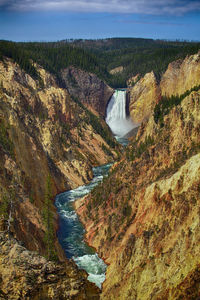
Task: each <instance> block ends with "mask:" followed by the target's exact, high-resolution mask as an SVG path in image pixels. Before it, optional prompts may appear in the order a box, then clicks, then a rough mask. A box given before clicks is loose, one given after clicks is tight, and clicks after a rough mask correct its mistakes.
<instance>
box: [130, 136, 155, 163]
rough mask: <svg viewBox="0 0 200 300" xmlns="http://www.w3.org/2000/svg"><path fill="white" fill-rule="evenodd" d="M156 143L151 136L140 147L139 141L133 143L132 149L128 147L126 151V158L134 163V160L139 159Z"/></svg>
mask: <svg viewBox="0 0 200 300" xmlns="http://www.w3.org/2000/svg"><path fill="white" fill-rule="evenodd" d="M154 143H155V141H154V139H153V138H152V137H150V136H148V137H146V139H145V141H144V142H141V143H140V144H139V145H138V143H137V141H135V142H133V143H132V144H131V147H127V149H126V158H127V159H128V160H129V161H133V160H134V159H136V158H139V157H140V156H141V155H142V154H143V153H144V152H146V151H147V150H148V148H149V147H150V146H152V145H153V144H154Z"/></svg>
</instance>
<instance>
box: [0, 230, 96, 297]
mask: <svg viewBox="0 0 200 300" xmlns="http://www.w3.org/2000/svg"><path fill="white" fill-rule="evenodd" d="M98 293H99V290H98V288H97V287H96V286H95V285H94V284H92V283H90V282H88V281H87V274H86V273H85V272H84V271H79V270H78V269H77V267H76V265H75V264H74V263H73V262H72V261H68V262H67V263H65V264H64V263H63V264H58V263H55V262H50V261H47V260H46V259H45V258H44V257H42V256H39V255H38V254H37V253H35V252H31V251H28V250H27V249H26V248H24V247H23V246H22V245H20V244H19V243H18V242H17V241H16V240H15V239H14V238H12V237H9V236H8V235H6V234H4V233H2V232H1V233H0V299H2V300H6V299H13V300H17V299H27V300H28V299H30V300H39V299H49V300H50V299H57V300H60V299H63V300H64V299H76V300H82V299H85V300H89V299H91V300H94V299H95V300H97V299H99V296H98Z"/></svg>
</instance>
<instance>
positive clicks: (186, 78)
mask: <svg viewBox="0 0 200 300" xmlns="http://www.w3.org/2000/svg"><path fill="white" fill-rule="evenodd" d="M199 77H200V52H199V53H197V54H195V55H191V56H187V57H186V58H185V59H184V60H178V61H174V62H172V63H170V64H169V66H168V68H167V70H166V72H165V73H164V74H163V75H162V76H161V79H160V80H158V79H156V77H155V75H154V73H153V71H152V72H151V73H147V74H146V75H145V76H144V77H143V78H140V80H138V76H136V77H133V78H131V79H130V80H128V82H127V83H128V85H129V95H130V97H129V98H130V116H131V118H132V119H133V121H134V122H135V123H141V122H142V121H144V120H146V119H148V118H149V117H150V115H151V114H152V112H153V110H154V107H155V105H156V103H158V102H159V101H160V99H161V97H162V96H167V97H171V96H172V95H179V96H180V95H182V94H184V93H185V92H186V91H189V90H190V89H192V88H193V87H194V86H197V85H199ZM132 85H133V86H132Z"/></svg>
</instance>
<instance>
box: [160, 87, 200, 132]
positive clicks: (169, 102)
mask: <svg viewBox="0 0 200 300" xmlns="http://www.w3.org/2000/svg"><path fill="white" fill-rule="evenodd" d="M199 89H200V85H197V86H194V87H193V88H191V89H190V90H187V91H186V92H185V93H184V94H182V95H180V96H178V95H175V96H171V97H166V96H162V98H161V100H160V102H159V103H158V104H156V106H155V108H154V121H155V122H156V123H157V124H158V123H159V124H160V125H161V127H163V126H164V123H163V118H164V116H165V115H167V114H168V113H169V112H170V110H171V109H172V108H173V107H174V106H177V105H179V104H180V103H181V101H182V100H183V99H184V98H185V97H187V96H188V95H190V93H191V92H193V91H198V90H199Z"/></svg>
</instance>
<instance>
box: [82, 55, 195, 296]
mask: <svg viewBox="0 0 200 300" xmlns="http://www.w3.org/2000/svg"><path fill="white" fill-rule="evenodd" d="M192 57H195V56H192ZM187 59H188V61H189V60H190V59H191V60H192V61H193V58H187ZM172 76H173V75H172ZM185 76H186V75H185ZM185 78H186V77H185ZM196 83H200V78H198V80H196V79H195V85H196ZM136 85H137V84H136ZM188 88H189V85H188ZM144 90H145V87H144ZM169 90H170V85H169ZM181 93H182V92H181ZM199 116H200V92H199V91H196V92H191V93H190V95H189V96H187V97H185V99H183V100H182V102H181V103H180V104H179V105H177V106H175V107H174V108H172V109H171V110H170V112H169V113H168V114H167V115H166V116H164V121H163V124H162V125H160V124H159V123H158V124H156V123H155V122H154V117H153V115H152V114H151V115H150V116H149V118H148V120H147V121H146V122H143V123H142V125H141V126H140V128H139V131H138V134H137V137H136V139H134V140H132V142H131V143H130V145H129V146H128V147H127V149H126V153H125V155H124V158H123V159H122V160H121V161H120V162H119V163H117V164H116V165H114V166H113V169H112V171H111V173H110V175H109V176H108V178H106V179H104V182H103V184H102V185H101V186H99V187H97V188H96V189H95V190H94V191H93V192H92V194H91V196H88V197H86V198H85V199H83V200H82V201H79V202H78V203H77V211H78V213H79V214H80V218H81V220H82V221H83V223H84V224H85V227H86V239H87V241H88V242H89V243H90V244H91V245H92V246H93V247H95V248H96V249H97V250H98V253H99V254H100V255H101V256H102V257H103V258H104V259H105V261H106V262H107V263H108V269H107V274H106V281H105V283H104V284H103V292H102V295H101V299H106V300H108V299H109V300H111V299H117V300H118V299H120V300H128V299H131V300H134V299H135V300H136V299H137V300H139V299H140V300H143V299H144V300H146V299H154V300H158V299H159V300H161V299H162V300H163V299H173V300H174V299H197V298H198V297H199V295H200V289H199V285H198V282H199V260H200V254H199V253H200V251H199V249H200V248H199V241H200V233H199V226H200V214H199V212H200V117H199Z"/></svg>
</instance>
